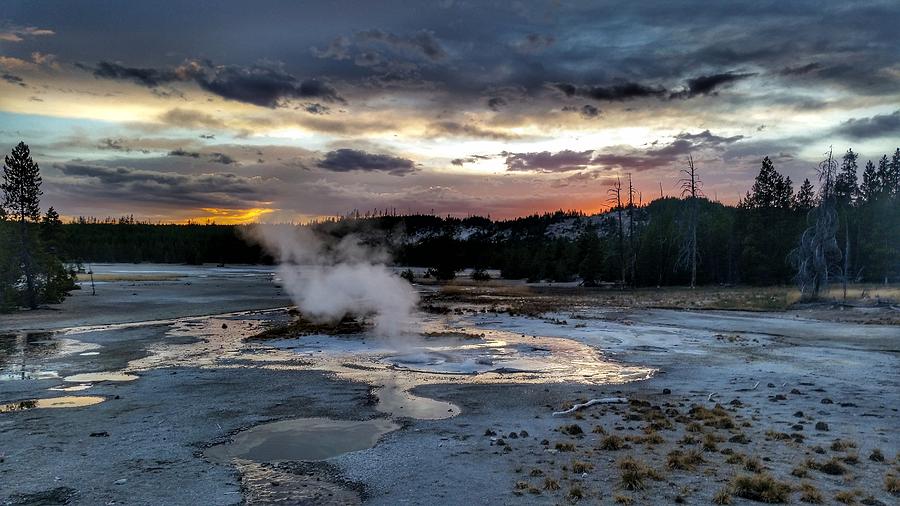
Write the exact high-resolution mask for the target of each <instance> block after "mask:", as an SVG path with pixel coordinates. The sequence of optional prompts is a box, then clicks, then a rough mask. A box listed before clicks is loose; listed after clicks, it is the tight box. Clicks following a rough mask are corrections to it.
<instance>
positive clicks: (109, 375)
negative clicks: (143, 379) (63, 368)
mask: <svg viewBox="0 0 900 506" xmlns="http://www.w3.org/2000/svg"><path fill="white" fill-rule="evenodd" d="M136 379H138V377H137V376H135V375H134V374H125V373H123V372H88V373H84V374H73V375H72V376H66V377H65V378H63V381H68V382H69V383H97V382H100V381H134V380H136Z"/></svg>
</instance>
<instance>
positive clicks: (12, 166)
mask: <svg viewBox="0 0 900 506" xmlns="http://www.w3.org/2000/svg"><path fill="white" fill-rule="evenodd" d="M41 182H42V181H41V174H40V168H39V167H38V164H36V163H35V162H34V160H32V159H31V151H30V150H29V149H28V146H27V145H26V144H25V143H24V142H20V143H19V144H18V145H16V147H14V148H13V149H12V153H10V154H9V155H7V156H6V158H5V160H4V165H3V183H0V189H2V190H3V197H4V198H3V206H4V207H5V208H6V210H7V212H8V213H9V215H10V217H11V219H13V220H14V221H16V222H18V223H19V255H20V257H21V260H22V268H23V271H24V272H25V286H26V290H27V291H26V294H25V295H26V301H27V303H28V305H29V307H31V308H32V309H34V308H36V307H37V303H38V302H37V292H36V290H35V272H34V251H33V248H32V244H31V240H30V238H29V234H28V223H29V222H33V221H37V220H38V218H39V217H40V214H41V210H40V197H41V193H42V192H41Z"/></svg>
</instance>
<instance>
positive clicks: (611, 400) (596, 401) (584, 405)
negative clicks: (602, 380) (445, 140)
mask: <svg viewBox="0 0 900 506" xmlns="http://www.w3.org/2000/svg"><path fill="white" fill-rule="evenodd" d="M626 402H628V399H626V398H624V397H604V398H602V399H591V400H589V401H587V402H583V403H581V404H576V405H574V406H572V407H571V408H569V409H567V410H565V411H554V412H553V416H565V415H568V414H571V413H574V412H576V411H578V410H579V409H584V408H588V407H591V406H593V405H595V404H624V403H626Z"/></svg>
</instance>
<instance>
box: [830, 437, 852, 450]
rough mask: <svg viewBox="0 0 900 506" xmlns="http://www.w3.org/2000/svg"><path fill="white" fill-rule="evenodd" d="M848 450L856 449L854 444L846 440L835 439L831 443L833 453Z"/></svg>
mask: <svg viewBox="0 0 900 506" xmlns="http://www.w3.org/2000/svg"><path fill="white" fill-rule="evenodd" d="M850 448H856V443H854V442H853V441H850V440H848V439H835V440H834V441H833V442H832V443H831V450H832V451H835V452H842V451H844V450H848V449H850Z"/></svg>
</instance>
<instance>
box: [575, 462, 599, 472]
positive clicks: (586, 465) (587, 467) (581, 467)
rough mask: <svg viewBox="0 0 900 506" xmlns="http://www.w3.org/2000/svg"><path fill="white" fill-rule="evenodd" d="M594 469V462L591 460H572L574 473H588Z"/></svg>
mask: <svg viewBox="0 0 900 506" xmlns="http://www.w3.org/2000/svg"><path fill="white" fill-rule="evenodd" d="M593 470H594V464H591V463H590V462H582V461H580V460H573V461H572V472H573V473H578V474H581V473H587V472H590V471H593Z"/></svg>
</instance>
